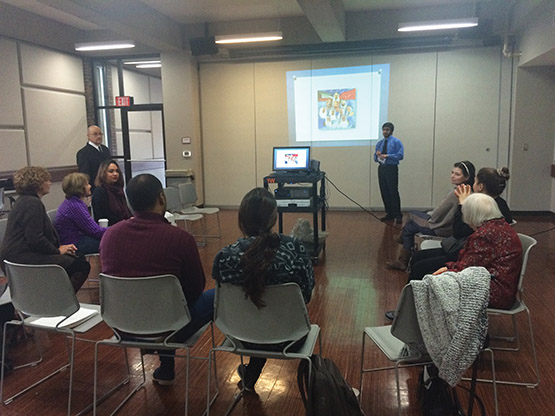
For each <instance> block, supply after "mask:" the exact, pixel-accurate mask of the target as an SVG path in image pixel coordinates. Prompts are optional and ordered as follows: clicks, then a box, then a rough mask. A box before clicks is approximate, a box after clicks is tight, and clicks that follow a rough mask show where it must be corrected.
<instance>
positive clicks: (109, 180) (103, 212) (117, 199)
mask: <svg viewBox="0 0 555 416" xmlns="http://www.w3.org/2000/svg"><path fill="white" fill-rule="evenodd" d="M94 184H95V186H96V188H94V192H93V196H92V208H93V214H94V219H95V221H97V222H98V220H99V219H101V218H107V219H108V225H114V224H115V223H117V222H120V221H121V220H127V219H129V218H131V212H130V211H129V207H128V206H127V200H126V199H125V193H124V192H123V176H122V175H121V171H120V169H119V166H118V164H117V163H116V161H115V160H110V159H109V160H105V161H103V162H102V163H101V164H100V166H99V167H98V174H97V175H96V179H95V181H94Z"/></svg>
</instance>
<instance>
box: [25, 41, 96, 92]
mask: <svg viewBox="0 0 555 416" xmlns="http://www.w3.org/2000/svg"><path fill="white" fill-rule="evenodd" d="M19 47H20V51H21V68H22V82H23V84H24V85H33V86H40V87H45V88H54V89H62V90H67V91H75V92H80V93H83V92H84V88H85V87H84V80H83V63H82V61H81V59H79V58H77V57H75V56H71V55H66V54H63V53H59V52H54V51H51V50H48V49H43V48H39V47H37V46H32V45H29V44H25V43H21V44H20V46H19Z"/></svg>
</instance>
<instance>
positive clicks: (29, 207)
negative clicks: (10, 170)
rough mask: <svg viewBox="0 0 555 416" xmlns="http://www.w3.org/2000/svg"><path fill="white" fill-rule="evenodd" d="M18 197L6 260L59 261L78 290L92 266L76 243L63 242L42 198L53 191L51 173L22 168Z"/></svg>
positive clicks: (4, 251)
mask: <svg viewBox="0 0 555 416" xmlns="http://www.w3.org/2000/svg"><path fill="white" fill-rule="evenodd" d="M13 182H14V186H15V190H16V192H17V193H18V194H19V197H18V198H17V200H16V201H15V204H14V206H13V208H12V210H11V211H10V215H9V217H8V224H7V227H6V235H5V237H4V242H3V244H2V249H1V250H0V261H1V263H0V265H1V267H2V269H3V270H4V260H8V261H11V262H14V263H23V264H57V265H59V266H62V267H63V268H64V269H65V270H66V271H67V274H68V275H69V278H70V280H71V284H72V286H73V289H74V290H75V292H77V291H78V290H79V288H80V287H81V285H82V284H83V283H84V282H85V280H86V279H87V276H88V274H89V270H90V266H89V263H87V261H86V260H85V259H83V258H79V257H77V256H76V251H77V247H75V245H74V244H66V245H61V244H60V239H59V237H58V233H57V232H56V230H55V228H54V226H53V225H52V222H51V221H50V218H48V215H47V214H46V208H45V207H44V205H43V203H42V202H41V198H42V197H43V196H44V195H46V194H48V193H49V192H50V186H51V185H52V180H51V177H50V173H48V171H47V170H46V169H44V168H42V167H38V166H28V167H25V168H23V169H19V170H18V171H17V172H16V173H15V174H14V177H13Z"/></svg>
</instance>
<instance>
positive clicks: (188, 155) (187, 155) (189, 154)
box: [183, 150, 192, 157]
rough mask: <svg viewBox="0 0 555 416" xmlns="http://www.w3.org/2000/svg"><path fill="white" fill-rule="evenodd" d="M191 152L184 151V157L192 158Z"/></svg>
mask: <svg viewBox="0 0 555 416" xmlns="http://www.w3.org/2000/svg"><path fill="white" fill-rule="evenodd" d="M191 153H192V152H191V151H190V150H184V151H183V157H191Z"/></svg>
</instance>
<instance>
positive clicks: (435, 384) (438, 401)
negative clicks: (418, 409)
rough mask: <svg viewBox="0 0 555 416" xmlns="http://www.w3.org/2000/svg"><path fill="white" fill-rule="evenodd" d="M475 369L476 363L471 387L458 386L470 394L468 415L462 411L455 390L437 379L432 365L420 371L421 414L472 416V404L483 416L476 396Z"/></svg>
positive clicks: (428, 415)
mask: <svg viewBox="0 0 555 416" xmlns="http://www.w3.org/2000/svg"><path fill="white" fill-rule="evenodd" d="M476 369H477V363H475V365H474V366H473V373H472V378H473V381H472V386H471V388H470V389H467V388H465V387H463V386H460V387H461V388H462V389H463V390H466V391H468V392H469V393H470V398H469V405H468V406H469V409H468V413H466V412H465V411H464V410H463V407H462V406H461V402H460V400H459V396H458V394H457V389H456V388H455V387H451V386H450V385H449V384H448V383H447V382H446V381H445V380H443V379H442V378H440V377H439V375H438V374H439V370H438V369H437V367H436V366H435V365H433V364H431V365H427V366H426V367H424V369H423V370H422V373H421V375H420V380H419V386H418V389H419V391H418V396H419V397H420V401H421V405H422V414H423V415H424V416H466V415H467V414H468V415H469V416H470V415H472V410H473V409H472V408H473V404H474V402H476V403H477V405H478V408H479V410H480V412H481V414H482V416H485V414H486V411H485V407H484V404H483V402H482V400H481V399H480V397H478V396H477V395H476V391H475V387H476Z"/></svg>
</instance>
